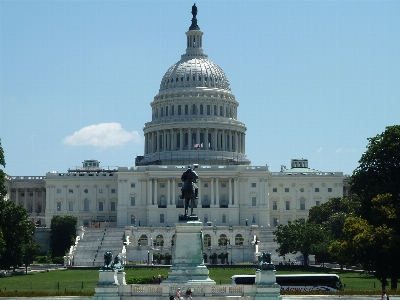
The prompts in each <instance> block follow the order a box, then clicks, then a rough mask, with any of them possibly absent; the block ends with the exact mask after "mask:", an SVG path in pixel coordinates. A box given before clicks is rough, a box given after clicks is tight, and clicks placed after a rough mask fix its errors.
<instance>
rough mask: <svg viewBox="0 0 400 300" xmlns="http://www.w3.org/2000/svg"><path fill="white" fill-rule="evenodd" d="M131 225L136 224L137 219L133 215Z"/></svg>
mask: <svg viewBox="0 0 400 300" xmlns="http://www.w3.org/2000/svg"><path fill="white" fill-rule="evenodd" d="M131 224H132V225H135V224H136V217H135V215H131Z"/></svg>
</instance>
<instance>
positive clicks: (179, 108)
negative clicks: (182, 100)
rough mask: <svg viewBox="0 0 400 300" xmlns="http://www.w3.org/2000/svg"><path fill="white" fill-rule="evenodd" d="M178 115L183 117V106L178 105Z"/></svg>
mask: <svg viewBox="0 0 400 300" xmlns="http://www.w3.org/2000/svg"><path fill="white" fill-rule="evenodd" d="M178 115H181V106H180V105H178Z"/></svg>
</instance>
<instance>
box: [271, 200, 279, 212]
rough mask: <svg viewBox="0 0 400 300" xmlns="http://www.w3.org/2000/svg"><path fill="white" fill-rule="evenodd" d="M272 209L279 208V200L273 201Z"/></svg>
mask: <svg viewBox="0 0 400 300" xmlns="http://www.w3.org/2000/svg"><path fill="white" fill-rule="evenodd" d="M272 210H278V201H273V202H272Z"/></svg>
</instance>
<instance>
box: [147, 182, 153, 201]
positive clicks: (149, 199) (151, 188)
mask: <svg viewBox="0 0 400 300" xmlns="http://www.w3.org/2000/svg"><path fill="white" fill-rule="evenodd" d="M147 183H148V184H147V188H148V195H149V196H148V200H147V205H151V204H153V179H151V178H149V179H148V181H147Z"/></svg>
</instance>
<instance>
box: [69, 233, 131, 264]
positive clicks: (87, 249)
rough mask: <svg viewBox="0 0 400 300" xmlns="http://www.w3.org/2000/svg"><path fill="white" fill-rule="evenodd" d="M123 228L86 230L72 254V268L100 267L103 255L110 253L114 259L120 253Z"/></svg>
mask: <svg viewBox="0 0 400 300" xmlns="http://www.w3.org/2000/svg"><path fill="white" fill-rule="evenodd" d="M123 242H124V228H109V227H108V228H102V229H98V228H90V229H86V231H85V233H84V235H83V237H82V238H81V239H80V240H79V242H78V244H77V246H76V250H75V252H74V260H73V265H74V266H95V267H101V266H102V265H103V263H104V259H103V256H104V253H105V252H106V251H111V252H112V253H113V255H114V257H115V256H116V255H118V254H120V253H121V252H122V248H123Z"/></svg>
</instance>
